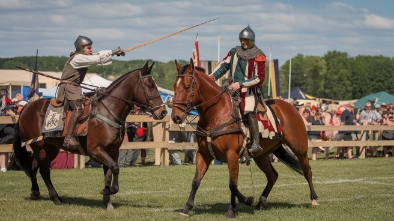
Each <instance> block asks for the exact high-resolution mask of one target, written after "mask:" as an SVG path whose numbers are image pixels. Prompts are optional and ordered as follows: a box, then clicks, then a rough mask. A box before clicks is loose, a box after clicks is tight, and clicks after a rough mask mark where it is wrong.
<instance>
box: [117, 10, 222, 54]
mask: <svg viewBox="0 0 394 221" xmlns="http://www.w3.org/2000/svg"><path fill="white" fill-rule="evenodd" d="M219 18H220V17H217V18H214V19H211V20H209V21H206V22H203V23H200V24H197V25H193V26H191V27H188V28H185V29H182V30H179V31H176V32H174V33H171V34H168V35H165V36H162V37H160V38H156V39H153V40H151V41H148V42H145V43H142V44H139V45H137V46H134V47H131V48H129V49H126V50H123V51H124V52H129V51H132V50H135V49H137V48H141V47H144V46H146V45H148V44H152V43H155V42H156V41H161V40H163V39H165V38H168V37H171V36H173V35H177V34H179V33H181V32H184V31H187V30H190V29H192V28H195V27H198V26H200V25H203V24H206V23H208V22H211V21H214V20H217V19H219Z"/></svg>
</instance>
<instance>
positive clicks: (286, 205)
mask: <svg viewBox="0 0 394 221" xmlns="http://www.w3.org/2000/svg"><path fill="white" fill-rule="evenodd" d="M273 165H274V167H275V168H276V170H277V171H278V173H279V179H278V181H277V183H276V185H275V186H274V188H273V190H272V191H271V195H270V197H269V198H268V203H269V209H268V210H265V211H256V210H254V209H253V208H252V207H248V206H245V205H241V204H238V207H237V208H238V216H237V220H335V221H339V220H392V219H393V216H394V200H393V197H394V158H393V157H389V158H382V157H378V158H372V157H370V158H367V159H353V160H334V159H330V160H318V161H314V162H311V167H312V171H313V175H314V177H313V178H314V184H315V189H316V192H317V194H318V196H319V203H320V206H317V207H313V206H311V204H310V200H309V188H308V186H307V183H306V181H305V179H304V178H303V177H302V176H300V175H298V174H296V173H295V172H293V171H291V170H290V169H289V168H287V167H286V166H285V165H283V164H282V163H273ZM194 170H195V166H194V165H183V166H170V167H157V166H146V167H141V166H140V167H128V168H121V174H120V179H119V180H120V181H119V182H120V191H119V193H118V194H116V195H113V196H112V202H113V204H114V206H115V209H114V210H106V209H105V207H104V205H103V203H102V197H101V195H100V194H99V191H100V190H101V189H102V188H103V176H102V170H101V169H92V168H87V169H84V170H77V169H72V170H53V171H52V181H53V184H54V185H55V187H56V189H57V191H58V193H59V195H60V197H62V198H63V200H64V205H62V206H56V205H54V204H53V203H52V201H50V200H49V196H48V192H47V190H46V187H45V185H44V183H43V181H42V179H41V177H40V176H39V177H38V180H39V185H40V188H41V196H42V199H41V200H39V201H32V200H30V199H29V195H30V181H29V179H28V177H27V176H26V175H25V174H24V172H21V171H8V172H7V173H0V186H1V187H2V188H1V191H0V220H161V221H163V220H185V219H187V220H199V221H200V220H204V221H205V220H227V219H226V218H225V217H224V214H225V213H226V211H227V209H228V205H229V199H230V191H229V189H228V180H229V178H228V171H227V166H226V165H212V166H211V167H210V169H209V170H208V172H207V174H206V176H205V177H204V179H203V181H202V184H201V186H200V188H199V190H198V192H197V196H196V201H195V208H194V209H193V210H192V211H191V213H190V214H191V217H189V218H185V217H182V216H180V215H179V210H181V209H182V208H183V206H184V205H185V203H186V200H187V198H188V195H189V192H190V188H191V181H192V179H193V176H194ZM265 183H266V179H265V176H264V174H263V173H262V172H261V171H260V170H259V169H258V168H257V166H256V165H255V164H254V163H252V164H251V166H249V167H247V166H245V165H241V167H240V177H239V183H238V186H239V189H240V191H241V192H243V193H244V194H245V195H247V196H249V195H253V196H254V197H255V198H257V197H258V196H259V195H260V194H261V192H262V190H263V188H264V186H265Z"/></svg>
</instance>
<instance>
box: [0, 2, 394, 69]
mask: <svg viewBox="0 0 394 221" xmlns="http://www.w3.org/2000/svg"><path fill="white" fill-rule="evenodd" d="M393 11H394V1H387V0H375V1H370V0H369V1H365V0H342V1H340V0H339V1H329V0H326V1H325V0H321V1H315V0H278V1H273V0H260V1H258V0H244V1H239V0H237V1H235V0H226V1H224V0H222V1H218V0H201V1H195V0H194V1H189V0H187V1H175V0H174V1H173V0H168V1H151V0H134V1H124V0H123V1H121V0H114V1H108V0H105V1H104V0H96V1H93V0H85V1H76V0H1V1H0V46H1V47H0V57H3V58H5V57H15V56H34V55H35V51H36V49H38V50H39V55H41V56H68V55H69V53H70V52H71V51H73V50H74V45H73V43H74V41H75V39H76V38H77V37H78V35H84V36H88V37H90V38H91V39H92V40H93V42H94V44H93V50H94V51H99V50H105V49H113V48H116V47H117V46H120V47H122V48H124V49H127V48H130V47H133V46H135V45H138V44H141V43H143V42H146V41H149V40H152V39H155V38H158V37H160V36H163V35H166V34H169V33H172V32H175V31H178V30H180V29H183V28H186V27H189V26H192V25H195V24H198V23H201V22H204V21H207V20H210V19H213V18H216V17H220V19H219V20H216V21H213V22H211V23H208V24H205V25H203V26H200V27H197V28H195V29H192V30H189V31H187V32H183V33H181V34H178V35H176V36H173V37H170V38H167V39H165V40H162V41H159V42H156V43H153V44H151V45H148V46H145V47H142V48H139V49H136V50H134V51H131V52H129V53H128V54H126V56H125V57H124V58H121V59H122V60H135V59H153V60H159V61H163V62H167V61H172V60H174V59H182V60H188V59H190V57H191V53H192V50H193V44H194V40H195V37H196V34H197V33H198V34H199V45H200V57H201V59H202V60H217V58H218V37H219V36H220V37H221V44H220V54H219V56H220V58H223V57H224V56H225V54H226V53H227V52H228V50H230V49H231V48H232V47H234V46H236V45H239V41H238V34H239V32H240V31H241V30H242V29H243V28H244V27H246V26H247V25H248V24H249V25H250V26H251V28H252V29H253V30H254V31H255V33H256V45H257V46H258V47H260V48H261V49H262V50H263V51H264V52H265V53H266V54H267V56H268V55H269V48H270V45H271V54H272V57H273V58H278V59H279V64H280V65H281V64H283V63H284V62H285V61H286V60H288V59H289V58H290V57H291V56H295V55H296V54H298V53H301V54H303V55H317V56H323V55H324V54H325V53H326V52H328V51H332V50H338V51H343V52H348V53H349V55H350V56H352V57H354V56H357V55H384V56H388V57H394V56H393V51H394V13H393Z"/></svg>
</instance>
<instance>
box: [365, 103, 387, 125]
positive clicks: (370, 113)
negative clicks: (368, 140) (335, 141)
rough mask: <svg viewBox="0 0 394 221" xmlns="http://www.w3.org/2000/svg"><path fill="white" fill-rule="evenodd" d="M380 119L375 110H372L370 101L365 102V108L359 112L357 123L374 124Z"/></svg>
mask: <svg viewBox="0 0 394 221" xmlns="http://www.w3.org/2000/svg"><path fill="white" fill-rule="evenodd" d="M381 119H382V116H381V115H380V114H379V112H377V111H376V110H372V104H371V102H369V101H367V102H366V103H365V109H364V110H362V111H361V113H360V119H359V124H361V125H368V124H369V125H376V124H378V122H379V121H380V120H381Z"/></svg>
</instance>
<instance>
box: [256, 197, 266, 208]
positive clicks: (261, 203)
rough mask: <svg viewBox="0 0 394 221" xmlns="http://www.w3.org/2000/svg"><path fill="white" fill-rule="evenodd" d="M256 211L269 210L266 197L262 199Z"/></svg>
mask: <svg viewBox="0 0 394 221" xmlns="http://www.w3.org/2000/svg"><path fill="white" fill-rule="evenodd" d="M256 209H258V210H267V209H268V205H267V198H265V197H264V196H262V197H260V201H259V203H258V204H257V205H256Z"/></svg>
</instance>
